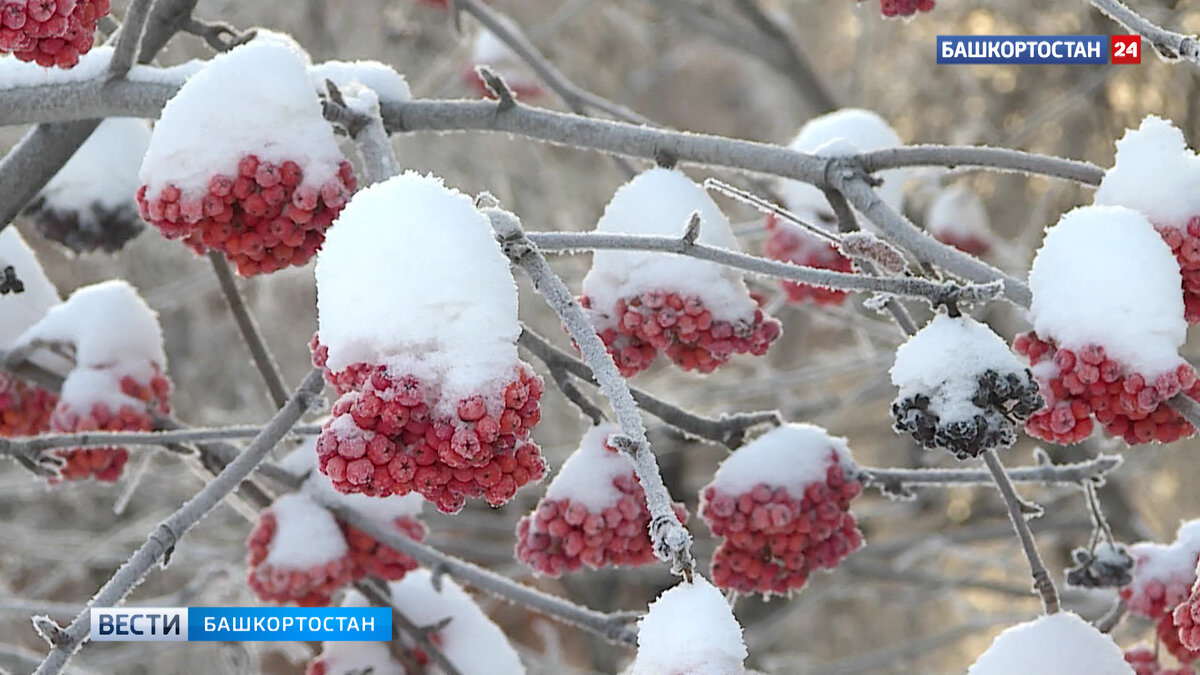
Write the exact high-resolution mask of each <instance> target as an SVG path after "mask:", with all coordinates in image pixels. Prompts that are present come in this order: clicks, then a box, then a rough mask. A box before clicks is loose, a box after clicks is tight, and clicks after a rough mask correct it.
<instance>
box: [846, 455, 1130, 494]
mask: <svg viewBox="0 0 1200 675" xmlns="http://www.w3.org/2000/svg"><path fill="white" fill-rule="evenodd" d="M1123 461H1124V460H1123V459H1122V458H1121V457H1120V456H1119V455H1100V456H1099V457H1095V458H1093V459H1089V460H1087V461H1085V462H1078V463H1076V464H1039V465H1038V466H1029V467H1021V468H1017V469H1008V470H1007V471H1006V473H1007V474H1008V478H1009V480H1010V481H1012V482H1014V483H1039V484H1043V485H1081V484H1083V483H1089V482H1096V481H1100V480H1103V478H1104V477H1105V476H1106V475H1108V474H1109V473H1111V472H1113V471H1115V470H1116V469H1117V467H1119V466H1121V464H1122V462H1123ZM861 471H862V481H863V484H864V485H866V486H868V487H875V488H879V489H881V490H883V491H885V492H888V493H889V494H901V493H903V492H904V491H905V490H907V489H908V488H912V487H922V486H926V487H928V486H948V485H991V484H993V483H994V479H993V477H992V473H991V471H982V470H976V469H877V468H873V467H862V468H861Z"/></svg>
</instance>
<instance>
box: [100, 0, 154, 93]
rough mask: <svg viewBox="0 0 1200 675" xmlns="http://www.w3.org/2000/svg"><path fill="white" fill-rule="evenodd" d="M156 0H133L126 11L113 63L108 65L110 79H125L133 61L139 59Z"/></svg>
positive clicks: (114, 50)
mask: <svg viewBox="0 0 1200 675" xmlns="http://www.w3.org/2000/svg"><path fill="white" fill-rule="evenodd" d="M153 4H154V0H133V1H132V2H130V3H129V7H128V8H127V9H126V10H125V16H124V18H123V19H122V21H121V29H120V31H121V32H120V33H119V34H118V35H117V44H116V46H115V47H114V48H113V57H112V61H110V62H109V64H108V79H109V80H118V79H120V78H122V77H125V74H126V73H128V72H129V68H130V67H131V66H133V60H134V59H135V58H137V55H138V46H139V45H141V43H142V32H143V31H144V30H145V29H146V20H147V19H149V18H150V7H151V6H152V5H153Z"/></svg>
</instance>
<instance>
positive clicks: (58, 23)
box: [0, 0, 109, 68]
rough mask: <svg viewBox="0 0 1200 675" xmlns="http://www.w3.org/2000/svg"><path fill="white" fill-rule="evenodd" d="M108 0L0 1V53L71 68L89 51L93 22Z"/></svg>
mask: <svg viewBox="0 0 1200 675" xmlns="http://www.w3.org/2000/svg"><path fill="white" fill-rule="evenodd" d="M108 10H109V0H5V1H4V2H3V3H0V52H11V53H12V55H13V56H15V57H17V58H18V59H20V60H21V61H33V62H35V63H37V64H38V65H39V66H42V67H43V68H50V67H52V66H57V67H59V68H73V67H75V65H76V64H77V63H79V56H80V54H86V53H87V52H88V51H90V50H91V48H92V44H93V43H94V41H95V33H96V22H97V21H99V20H100V17H102V16H104V15H105V14H108Z"/></svg>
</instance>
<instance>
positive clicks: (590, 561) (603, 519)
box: [516, 424, 687, 577]
mask: <svg viewBox="0 0 1200 675" xmlns="http://www.w3.org/2000/svg"><path fill="white" fill-rule="evenodd" d="M619 432H620V429H619V428H618V427H616V426H615V425H612V424H601V425H599V426H596V427H593V428H592V429H590V430H589V431H588V432H587V433H586V434H585V435H584V437H583V440H582V441H581V442H580V444H579V449H578V450H576V451H575V452H574V453H573V454H572V455H571V456H570V457H569V458H568V459H567V461H566V462H564V463H563V466H562V468H561V469H560V470H559V472H558V474H557V475H556V476H555V477H554V480H553V481H551V483H550V487H548V488H546V494H545V495H544V496H543V497H542V499H541V500H540V501H539V502H538V504H537V508H536V509H534V511H533V513H531V514H529V515H527V516H525V517H524V518H522V519H521V521H520V522H519V523H518V524H517V547H516V555H517V559H518V560H520V561H521V562H523V563H525V564H526V565H528V566H529V567H531V568H533V570H534V571H535V572H537V573H539V574H543V575H546V576H551V577H557V576H559V575H561V574H562V573H564V572H574V571H576V570H578V569H580V568H581V567H582V566H584V565H586V566H588V567H590V568H592V569H598V568H601V567H609V566H614V567H615V566H631V567H632V566H640V565H650V564H653V563H654V562H656V560H657V559H656V558H655V556H654V550H653V546H652V544H651V543H650V536H649V532H648V528H649V526H650V511H649V509H648V508H647V506H646V494H645V492H644V491H643V490H642V486H641V484H640V483H638V480H637V476H636V475H635V473H634V469H633V461H632V459H630V457H629V456H628V455H626V454H624V453H621V452H619V451H618V450H616V449H615V448H613V447H612V446H611V445H609V444H608V438H609V436H610V435H611V434H614V433H619ZM675 512H676V515H677V516H679V520H680V522H685V523H686V522H687V511H686V510H685V509H684V507H683V505H682V504H678V503H677V504H675Z"/></svg>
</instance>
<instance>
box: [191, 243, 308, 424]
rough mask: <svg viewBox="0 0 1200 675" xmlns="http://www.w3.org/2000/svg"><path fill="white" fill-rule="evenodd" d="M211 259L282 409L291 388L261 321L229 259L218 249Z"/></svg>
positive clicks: (257, 363)
mask: <svg viewBox="0 0 1200 675" xmlns="http://www.w3.org/2000/svg"><path fill="white" fill-rule="evenodd" d="M208 259H209V261H210V262H212V268H213V272H214V273H215V274H216V275H217V283H218V284H220V286H221V293H222V294H224V295H225V301H226V302H227V303H228V304H229V311H231V312H233V318H234V320H235V321H236V322H237V326H238V330H239V331H241V334H242V340H244V341H245V343H246V347H247V348H248V349H249V350H250V356H251V358H253V359H254V366H255V367H256V368H258V373H259V375H262V379H263V382H266V384H267V392H268V393H269V394H270V395H271V402H272V403H274V404H275V407H276V408H281V407H283V404H284V403H287V400H288V398H289V394H288V391H287V387H286V386H285V385H284V384H283V375H282V374H281V373H280V371H279V364H278V363H277V362H276V361H275V355H274V354H272V353H271V349H270V347H268V346H267V341H266V340H264V339H263V336H262V331H261V330H260V329H259V327H258V322H257V321H255V320H254V315H253V314H251V313H250V308H249V307H248V306H247V305H246V298H245V296H243V295H242V291H241V290H240V289H239V288H238V287H237V281H236V280H235V279H234V278H233V272H232V271H231V270H230V269H229V263H228V262H227V261H226V260H225V256H224V255H222V254H221V253H219V252H217V251H209V252H208Z"/></svg>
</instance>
